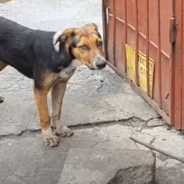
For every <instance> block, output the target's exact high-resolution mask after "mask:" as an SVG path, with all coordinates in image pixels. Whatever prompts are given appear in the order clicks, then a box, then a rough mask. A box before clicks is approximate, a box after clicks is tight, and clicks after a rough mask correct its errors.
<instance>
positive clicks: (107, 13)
mask: <svg viewBox="0 0 184 184" xmlns="http://www.w3.org/2000/svg"><path fill="white" fill-rule="evenodd" d="M109 10H110V6H108V7H106V23H107V24H108V23H109Z"/></svg>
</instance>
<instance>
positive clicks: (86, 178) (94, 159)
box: [58, 148, 155, 184]
mask: <svg viewBox="0 0 184 184" xmlns="http://www.w3.org/2000/svg"><path fill="white" fill-rule="evenodd" d="M154 181H155V154H153V153H152V152H150V151H140V150H123V149H80V148H78V149H71V150H70V152H69V155H68V157H67V160H66V162H65V165H64V169H63V171H62V173H61V178H60V180H59V182H58V184H63V183H65V184H154Z"/></svg>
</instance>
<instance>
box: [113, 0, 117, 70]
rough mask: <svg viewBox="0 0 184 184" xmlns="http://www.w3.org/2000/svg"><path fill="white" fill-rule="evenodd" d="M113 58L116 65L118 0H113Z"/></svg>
mask: <svg viewBox="0 0 184 184" xmlns="http://www.w3.org/2000/svg"><path fill="white" fill-rule="evenodd" d="M113 60H114V66H115V67H116V66H117V62H116V0H113Z"/></svg>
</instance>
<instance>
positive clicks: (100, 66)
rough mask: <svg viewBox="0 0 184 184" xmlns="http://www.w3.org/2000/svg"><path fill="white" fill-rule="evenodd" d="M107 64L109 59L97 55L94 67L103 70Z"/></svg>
mask: <svg viewBox="0 0 184 184" xmlns="http://www.w3.org/2000/svg"><path fill="white" fill-rule="evenodd" d="M106 64H107V61H106V60H105V58H104V57H102V56H98V57H96V59H95V61H94V63H93V66H94V69H96V70H101V69H103V68H105V67H106Z"/></svg>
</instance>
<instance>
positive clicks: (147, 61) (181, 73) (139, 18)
mask: <svg viewBox="0 0 184 184" xmlns="http://www.w3.org/2000/svg"><path fill="white" fill-rule="evenodd" d="M183 8H184V2H183V0H102V12H103V28H104V41H105V53H106V57H107V59H108V61H109V65H110V66H111V67H112V68H113V69H114V70H115V71H116V72H117V73H119V74H120V75H124V76H125V77H126V78H127V79H128V80H129V81H130V82H131V84H132V86H133V87H134V88H135V89H136V90H137V91H138V92H139V93H140V94H141V95H142V96H143V97H144V98H145V99H146V100H147V101H148V102H149V103H150V104H151V105H152V106H153V107H154V108H155V109H156V110H157V112H158V113H159V114H160V115H161V116H162V117H163V118H164V119H165V120H166V121H167V122H168V123H170V124H172V125H175V127H176V129H178V130H181V129H182V130H184V113H182V110H184V61H183V59H184V58H183V57H184V47H183V45H182V44H183V43H184V37H183V33H184V24H183V23H184V22H183V21H184V20H183V16H184V14H183ZM182 61H183V62H182Z"/></svg>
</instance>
